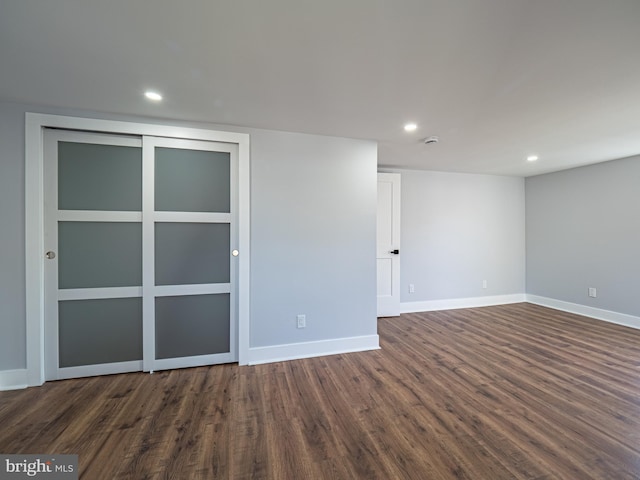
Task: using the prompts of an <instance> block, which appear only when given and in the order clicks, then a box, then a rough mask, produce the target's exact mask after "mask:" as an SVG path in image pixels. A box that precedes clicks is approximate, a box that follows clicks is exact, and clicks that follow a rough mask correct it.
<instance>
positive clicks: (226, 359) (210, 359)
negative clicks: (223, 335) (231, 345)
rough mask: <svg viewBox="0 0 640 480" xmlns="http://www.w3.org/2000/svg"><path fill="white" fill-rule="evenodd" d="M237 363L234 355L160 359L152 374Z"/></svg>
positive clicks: (220, 354)
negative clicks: (161, 371) (162, 371)
mask: <svg viewBox="0 0 640 480" xmlns="http://www.w3.org/2000/svg"><path fill="white" fill-rule="evenodd" d="M230 362H235V359H234V358H233V353H230V352H224V353H211V354H208V355H193V356H191V357H177V358H158V359H155V360H154V361H153V367H154V368H153V370H151V371H152V372H156V371H160V370H168V369H173V368H191V367H201V366H203V365H214V364H220V363H230Z"/></svg>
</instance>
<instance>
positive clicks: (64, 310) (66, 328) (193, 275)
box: [44, 130, 238, 380]
mask: <svg viewBox="0 0 640 480" xmlns="http://www.w3.org/2000/svg"><path fill="white" fill-rule="evenodd" d="M237 175H238V152H237V145H236V144H227V143H214V142H204V141H191V140H179V139H167V138H158V137H133V136H132V137H127V136H118V135H98V134H93V133H85V132H72V131H62V130H47V131H46V133H45V162H44V176H45V178H44V194H45V197H44V198H45V252H46V253H45V260H44V262H45V263H44V273H45V356H46V361H45V370H46V372H45V375H46V379H47V380H52V379H60V378H72V377H81V376H91V375H102V374H110V373H121V372H129V371H140V370H145V371H153V370H160V369H169V368H180V367H189V366H196V365H209V364H216V363H226V362H233V361H237V351H236V345H237V340H236V338H237V321H236V318H237V316H236V312H237V288H236V284H237V274H236V265H237V255H238V252H237V250H235V249H236V248H237V246H236V245H237V237H238V232H237V224H238V223H237Z"/></svg>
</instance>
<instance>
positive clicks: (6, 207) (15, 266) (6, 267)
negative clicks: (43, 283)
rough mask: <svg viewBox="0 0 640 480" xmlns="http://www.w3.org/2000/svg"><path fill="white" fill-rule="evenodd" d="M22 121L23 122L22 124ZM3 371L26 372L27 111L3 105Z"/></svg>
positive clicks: (0, 294) (0, 220)
mask: <svg viewBox="0 0 640 480" xmlns="http://www.w3.org/2000/svg"><path fill="white" fill-rule="evenodd" d="M20 119H22V121H19V120H20ZM0 225H2V227H1V228H0V370H14V369H20V368H25V365H26V362H27V357H26V350H25V345H26V323H25V305H24V302H25V291H24V282H25V269H24V262H25V256H24V111H23V110H22V109H21V108H20V107H19V106H17V105H13V104H2V103H0Z"/></svg>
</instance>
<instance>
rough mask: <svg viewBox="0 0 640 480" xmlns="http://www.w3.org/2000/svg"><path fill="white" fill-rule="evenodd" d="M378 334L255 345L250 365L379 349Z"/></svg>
mask: <svg viewBox="0 0 640 480" xmlns="http://www.w3.org/2000/svg"><path fill="white" fill-rule="evenodd" d="M379 349H380V339H379V337H378V335H363V336H361V337H348V338H336V339H332V340H319V341H316V342H303V343H290V344H287V345H275V346H272V347H255V348H251V349H249V361H248V364H249V365H258V364H261V363H270V362H283V361H286V360H295V359H299V358H309V357H319V356H323V355H336V354H340V353H352V352H362V351H366V350H379Z"/></svg>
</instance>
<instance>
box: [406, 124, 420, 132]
mask: <svg viewBox="0 0 640 480" xmlns="http://www.w3.org/2000/svg"><path fill="white" fill-rule="evenodd" d="M417 128H418V125H416V124H415V123H407V124H406V125H405V126H404V129H405V131H406V132H415V131H416V129H417Z"/></svg>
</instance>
